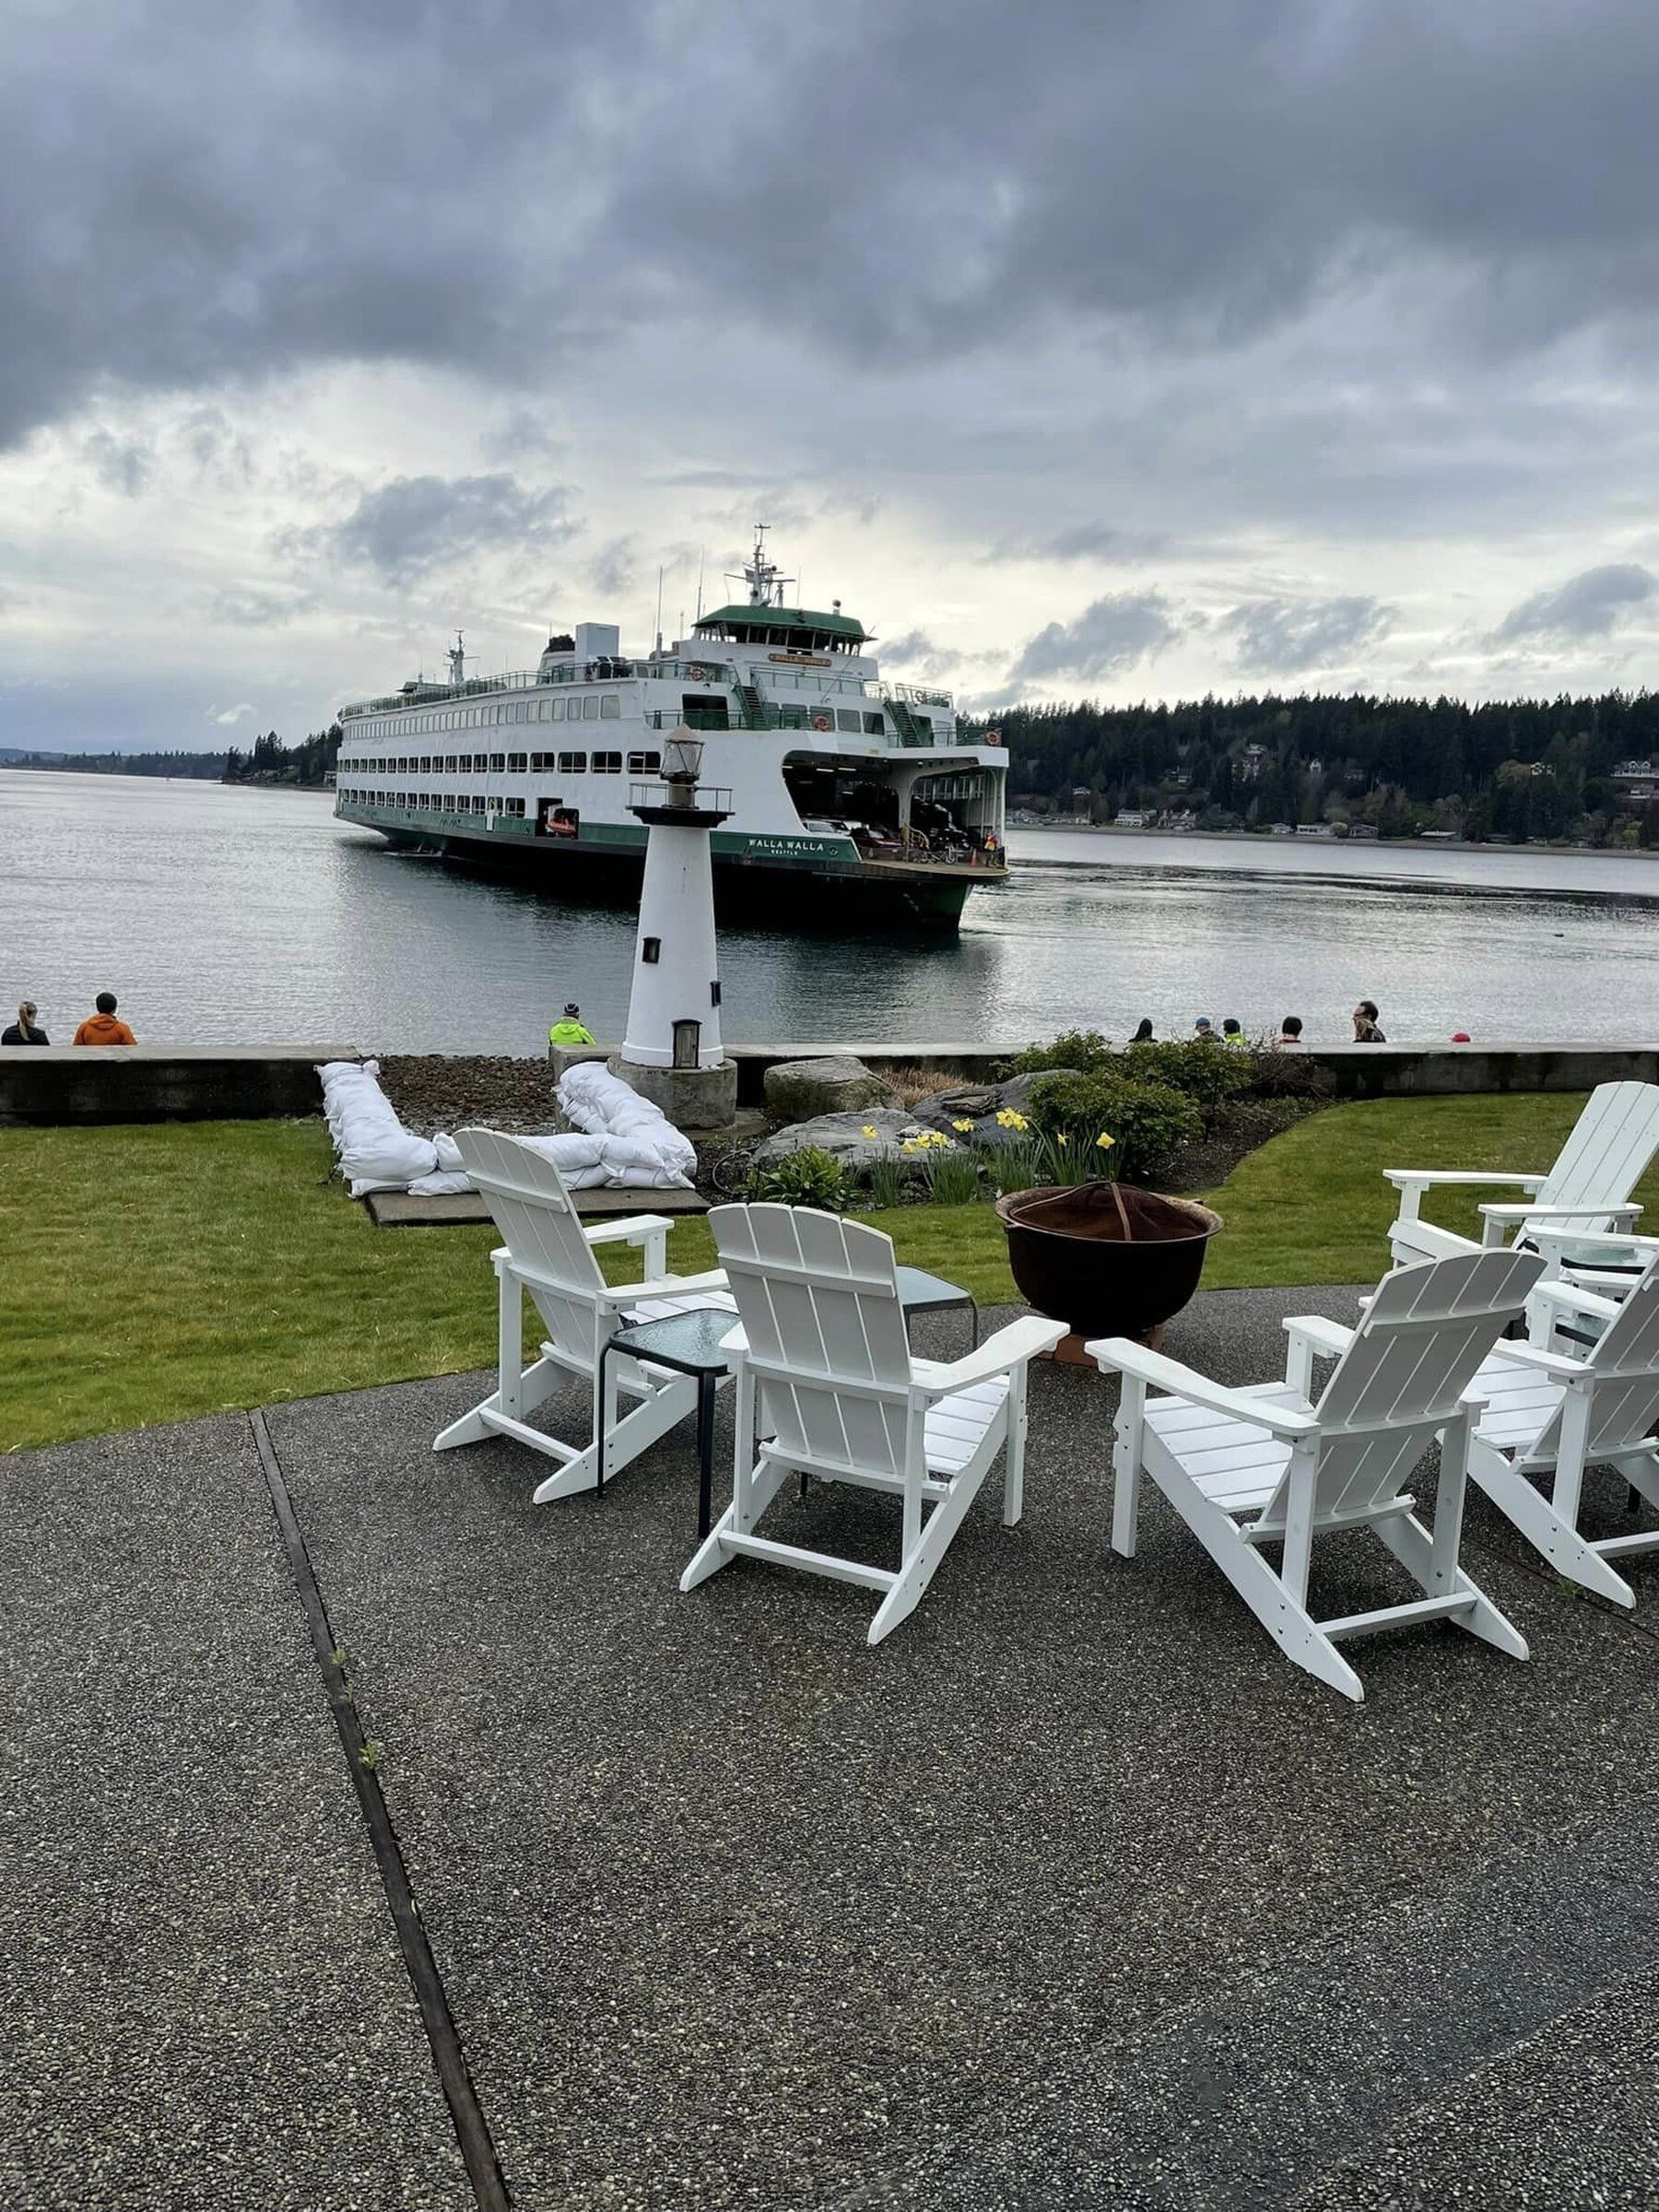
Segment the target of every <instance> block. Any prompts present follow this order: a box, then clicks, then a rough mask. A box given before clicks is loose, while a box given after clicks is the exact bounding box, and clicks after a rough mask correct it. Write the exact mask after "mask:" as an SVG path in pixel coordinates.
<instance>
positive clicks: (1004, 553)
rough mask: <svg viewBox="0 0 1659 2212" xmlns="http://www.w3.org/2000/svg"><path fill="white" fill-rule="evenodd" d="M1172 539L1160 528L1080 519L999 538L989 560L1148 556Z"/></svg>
mask: <svg viewBox="0 0 1659 2212" xmlns="http://www.w3.org/2000/svg"><path fill="white" fill-rule="evenodd" d="M1168 543H1169V540H1168V539H1167V537H1166V536H1165V535H1164V533H1163V532H1162V531H1160V530H1124V529H1119V528H1118V527H1117V525H1116V524H1112V523H1078V524H1076V525H1074V526H1073V527H1072V528H1071V529H1069V530H1054V531H1047V532H1044V531H1031V532H1027V533H1025V534H1023V535H1015V536H1010V537H1003V538H999V539H998V540H997V542H996V543H995V545H994V546H993V547H991V549H990V550H989V552H987V553H986V554H985V556H984V559H986V560H1060V561H1073V560H1100V561H1108V560H1147V559H1150V558H1151V557H1152V556H1153V555H1154V554H1157V553H1161V552H1162V551H1163V550H1164V548H1165V547H1166V546H1167V545H1168Z"/></svg>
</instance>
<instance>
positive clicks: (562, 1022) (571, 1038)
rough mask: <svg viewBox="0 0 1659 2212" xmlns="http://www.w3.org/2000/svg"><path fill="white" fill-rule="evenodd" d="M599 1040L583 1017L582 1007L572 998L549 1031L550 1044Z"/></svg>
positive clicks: (548, 1040) (590, 1042)
mask: <svg viewBox="0 0 1659 2212" xmlns="http://www.w3.org/2000/svg"><path fill="white" fill-rule="evenodd" d="M598 1041H599V1040H598V1039H597V1038H596V1037H595V1036H594V1032H593V1031H592V1030H590V1029H588V1028H587V1027H586V1026H585V1025H584V1023H583V1021H582V1008H581V1007H580V1006H578V1005H577V1004H576V1001H575V1000H574V999H571V1001H570V1003H569V1005H567V1006H566V1007H565V1010H564V1013H563V1015H562V1016H561V1017H560V1018H559V1020H558V1021H556V1022H555V1023H554V1024H553V1027H552V1028H551V1029H550V1030H548V1031H547V1042H548V1043H549V1044H564V1045H571V1044H597V1043H598Z"/></svg>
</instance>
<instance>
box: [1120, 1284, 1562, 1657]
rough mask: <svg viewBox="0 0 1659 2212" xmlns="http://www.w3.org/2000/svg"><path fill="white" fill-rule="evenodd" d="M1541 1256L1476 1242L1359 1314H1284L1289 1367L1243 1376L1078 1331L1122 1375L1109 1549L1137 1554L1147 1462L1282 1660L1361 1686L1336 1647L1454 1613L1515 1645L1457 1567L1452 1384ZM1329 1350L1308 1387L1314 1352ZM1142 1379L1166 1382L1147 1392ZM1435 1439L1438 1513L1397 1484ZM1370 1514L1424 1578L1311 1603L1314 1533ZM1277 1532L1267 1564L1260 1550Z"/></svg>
mask: <svg viewBox="0 0 1659 2212" xmlns="http://www.w3.org/2000/svg"><path fill="white" fill-rule="evenodd" d="M1541 1269H1542V1262H1541V1261H1539V1260H1538V1259H1537V1258H1536V1257H1535V1256H1534V1255H1533V1254H1531V1253H1512V1252H1489V1253H1481V1252H1477V1253H1473V1254H1471V1255H1469V1256H1468V1257H1465V1258H1462V1259H1451V1260H1440V1261H1436V1262H1434V1263H1433V1264H1432V1265H1428V1266H1422V1267H1407V1268H1402V1269H1400V1270H1399V1271H1398V1272H1397V1273H1395V1274H1394V1275H1391V1276H1388V1277H1385V1278H1384V1280H1383V1282H1382V1287H1381V1288H1380V1289H1379V1290H1378V1292H1377V1294H1376V1296H1375V1297H1374V1298H1373V1299H1372V1300H1371V1305H1370V1307H1369V1310H1368V1311H1367V1312H1366V1314H1365V1317H1364V1319H1363V1320H1362V1321H1361V1322H1360V1324H1359V1327H1358V1328H1357V1329H1351V1330H1350V1329H1345V1328H1340V1327H1338V1326H1337V1324H1335V1323H1333V1322H1327V1321H1323V1320H1321V1319H1319V1318H1318V1317H1317V1316H1306V1317H1300V1316H1299V1317H1297V1318H1295V1319H1292V1320H1288V1321H1287V1322H1286V1324H1285V1327H1286V1328H1287V1330H1288V1332H1289V1334H1290V1348H1289V1355H1288V1359H1287V1362H1286V1370H1285V1381H1284V1382H1282V1383H1280V1382H1259V1383H1253V1384H1251V1385H1250V1386H1249V1387H1248V1388H1246V1389H1242V1390H1235V1389H1229V1388H1227V1387H1226V1386H1224V1385H1223V1384H1221V1383H1218V1382H1211V1381H1210V1380H1209V1379H1208V1377H1207V1376H1205V1375H1201V1374H1199V1373H1197V1372H1196V1371H1194V1369H1192V1368H1189V1367H1183V1366H1182V1364H1181V1363H1180V1362H1179V1361H1178V1360H1174V1359H1165V1358H1164V1357H1163V1355H1162V1354H1161V1353H1159V1352H1149V1351H1147V1349H1146V1347H1144V1346H1142V1345H1138V1344H1135V1343H1132V1342H1131V1341H1130V1340H1129V1339H1128V1338H1127V1337H1123V1336H1110V1337H1104V1338H1101V1339H1100V1340H1099V1341H1097V1342H1095V1343H1092V1344H1090V1345H1089V1347H1088V1349H1089V1351H1090V1352H1091V1353H1092V1354H1093V1355H1094V1357H1095V1359H1097V1361H1098V1362H1099V1364H1100V1367H1101V1368H1102V1369H1109V1368H1116V1369H1117V1370H1118V1371H1120V1372H1121V1373H1122V1375H1123V1378H1124V1394H1123V1403H1122V1405H1121V1406H1120V1408H1119V1412H1118V1418H1117V1447H1116V1451H1115V1453H1114V1455H1113V1468H1114V1473H1115V1488H1116V1495H1115V1499H1114V1510H1113V1515H1112V1548H1113V1549H1114V1550H1116V1551H1119V1552H1121V1553H1122V1554H1123V1556H1124V1558H1125V1559H1133V1558H1134V1556H1135V1518H1136V1509H1137V1505H1138V1500H1139V1489H1140V1476H1141V1470H1142V1468H1143V1466H1144V1467H1145V1469H1146V1471H1147V1474H1149V1475H1150V1476H1151V1477H1152V1478H1153V1480H1154V1481H1155V1482H1156V1483H1157V1484H1158V1486H1159V1489H1161V1490H1162V1491H1163V1492H1164V1494H1165V1496H1166V1497H1167V1498H1168V1499H1169V1500H1170V1502H1171V1505H1173V1506H1174V1508H1175V1510H1176V1512H1178V1513H1179V1514H1180V1515H1181V1517H1182V1520H1183V1521H1184V1522H1185V1523H1186V1524H1187V1526H1188V1527H1189V1528H1190V1529H1191V1530H1192V1531H1193V1533H1194V1535H1195V1536H1197V1538H1198V1540H1199V1541H1200V1543H1202V1544H1203V1546H1204V1547H1205V1549H1206V1551H1207V1552H1208V1553H1209V1555H1210V1557H1211V1559H1214V1560H1215V1562H1216V1564H1217V1565H1218V1567H1219V1568H1220V1570H1221V1571H1222V1573H1223V1574H1225V1575H1226V1577H1227V1579H1228V1580H1229V1582H1230V1583H1232V1585H1233V1587H1234V1589H1236V1590H1237V1591H1238V1593H1239V1594H1240V1596H1241V1597H1242V1598H1243V1600H1244V1602H1245V1604H1246V1605H1248V1606H1249V1607H1250V1608H1251V1610H1252V1612H1253V1613H1254V1615H1255V1616H1256V1618H1257V1619H1258V1620H1259V1621H1260V1622H1261V1623H1262V1626H1263V1627H1264V1628H1265V1630H1267V1632H1268V1634H1269V1635H1270V1636H1272V1637H1274V1638H1276V1639H1277V1641H1278V1643H1279V1645H1280V1646H1281V1648H1282V1649H1283V1651H1284V1653H1285V1655H1286V1657H1287V1658H1288V1659H1291V1660H1294V1662H1295V1663H1296V1665H1298V1666H1303V1667H1306V1668H1307V1670H1308V1672H1309V1673H1310V1674H1313V1675H1317V1676H1318V1677H1320V1678H1321V1680H1323V1681H1325V1682H1329V1683H1330V1684H1332V1686H1333V1687H1334V1688H1337V1689H1339V1690H1341V1691H1342V1693H1343V1694H1344V1696H1345V1697H1349V1698H1354V1699H1356V1700H1357V1699H1359V1698H1362V1697H1363V1696H1364V1694H1365V1692H1364V1688H1363V1687H1362V1685H1361V1683H1360V1680H1359V1676H1358V1675H1357V1674H1356V1673H1355V1672H1354V1670H1353V1668H1352V1667H1351V1666H1349V1665H1348V1664H1347V1660H1346V1659H1344V1658H1343V1656H1342V1654H1341V1653H1340V1652H1339V1651H1338V1650H1337V1648H1336V1647H1337V1645H1338V1643H1340V1642H1342V1641H1344V1640H1345V1639H1347V1638H1348V1637H1352V1636H1364V1635H1370V1634H1372V1633H1374V1632H1375V1631H1377V1630H1383V1629H1394V1628H1402V1627H1405V1626H1406V1624H1407V1623H1410V1622H1414V1621H1424V1620H1451V1621H1455V1622H1456V1624H1457V1625H1458V1627H1459V1628H1463V1629H1467V1630H1469V1631H1470V1633H1471V1634H1473V1635H1476V1636H1479V1637H1482V1638H1484V1640H1485V1641H1487V1642H1488V1643H1493V1644H1496V1645H1497V1647H1498V1648H1499V1650H1500V1651H1503V1652H1508V1653H1512V1655H1513V1656H1514V1657H1515V1658H1517V1659H1524V1658H1525V1656H1526V1645H1525V1643H1524V1641H1523V1640H1522V1638H1521V1636H1520V1635H1519V1633H1518V1632H1517V1631H1516V1630H1515V1629H1513V1628H1512V1626H1511V1624H1510V1623H1509V1621H1507V1620H1506V1619H1505V1618H1504V1617H1503V1615H1502V1614H1501V1613H1500V1612H1499V1610H1498V1608H1497V1607H1496V1606H1494V1605H1492V1604H1491V1602H1490V1601H1489V1600H1488V1598H1487V1597H1485V1596H1484V1595H1483V1594H1482V1593H1481V1592H1480V1591H1479V1590H1478V1589H1477V1587H1476V1586H1475V1584H1474V1583H1472V1582H1471V1581H1470V1580H1469V1578H1468V1576H1467V1575H1466V1574H1465V1573H1464V1572H1463V1571H1462V1569H1461V1568H1460V1567H1459V1565H1458V1547H1459V1544H1460V1541H1461V1537H1462V1527H1463V1508H1464V1494H1465V1468H1466V1461H1467V1454H1468V1445H1469V1435H1470V1430H1471V1427H1472V1423H1473V1413H1474V1409H1473V1408H1472V1406H1470V1405H1469V1404H1467V1403H1466V1402H1465V1396H1464V1394H1465V1390H1466V1389H1467V1388H1468V1385H1469V1382H1470V1379H1471V1378H1472V1376H1473V1375H1474V1373H1475V1371H1476V1369H1477V1367H1478V1366H1479V1364H1480V1362H1481V1360H1482V1359H1483V1358H1484V1357H1485V1356H1486V1354H1487V1353H1488V1351H1489V1350H1490V1348H1491V1347H1492V1345H1493V1343H1494V1342H1495V1340H1496V1339H1497V1337H1498V1335H1499V1334H1500V1331H1501V1330H1503V1329H1504V1328H1506V1327H1508V1326H1509V1325H1510V1324H1511V1323H1512V1322H1513V1321H1515V1320H1517V1319H1518V1318H1519V1316H1520V1315H1521V1313H1522V1312H1523V1310H1524V1304H1525V1300H1526V1295H1527V1293H1528V1291H1529V1290H1531V1288H1532V1287H1533V1285H1534V1284H1535V1282H1536V1281H1537V1279H1538V1277H1539V1274H1540V1272H1541ZM1326 1353H1329V1354H1335V1355H1336V1356H1337V1365H1336V1368H1335V1372H1334V1373H1333V1374H1332V1375H1331V1377H1330V1379H1329V1381H1328V1382H1326V1384H1325V1386H1324V1391H1323V1392H1322V1393H1321V1394H1320V1395H1319V1397H1318V1399H1317V1400H1315V1399H1313V1398H1312V1396H1311V1395H1310V1391H1311V1385H1312V1363H1313V1359H1314V1357H1315V1355H1317V1354H1326ZM1148 1387H1150V1388H1153V1389H1156V1390H1159V1391H1162V1392H1165V1393H1167V1395H1165V1396H1162V1397H1157V1398H1152V1399H1148V1398H1147V1389H1148ZM1437 1432H1438V1433H1440V1434H1441V1476H1440V1489H1439V1493H1438V1496H1437V1498H1436V1501H1435V1509H1434V1526H1433V1529H1432V1531H1430V1529H1428V1528H1426V1527H1425V1526H1424V1524H1422V1522H1420V1521H1419V1520H1418V1518H1417V1516H1416V1515H1415V1514H1414V1513H1413V1512H1412V1510H1411V1507H1412V1500H1411V1499H1410V1498H1409V1497H1408V1496H1407V1495H1406V1493H1405V1492H1404V1490H1403V1488H1402V1487H1401V1486H1402V1485H1403V1483H1404V1482H1405V1481H1406V1478H1407V1477H1408V1476H1409V1475H1410V1473H1411V1470H1412V1469H1413V1467H1415V1466H1416V1465H1417V1464H1418V1461H1419V1460H1420V1459H1421V1457H1422V1456H1423V1454H1424V1453H1425V1452H1426V1451H1427V1450H1428V1448H1429V1446H1430V1444H1431V1443H1432V1442H1433V1441H1434V1438H1435V1436H1436V1434H1437ZM1356 1528H1368V1529H1370V1530H1371V1531H1372V1532H1373V1533H1374V1534H1375V1535H1377V1536H1379V1537H1380V1538H1381V1539H1382V1543H1383V1544H1384V1545H1386V1546H1387V1547H1388V1549H1389V1550H1390V1551H1391V1552H1393V1554H1394V1558H1395V1559H1398V1560H1399V1562H1400V1564H1401V1565H1402V1566H1403V1567H1404V1568H1405V1569H1406V1572H1407V1573H1408V1574H1409V1575H1410V1576H1411V1578H1412V1580H1413V1581H1414V1582H1415V1583H1417V1584H1418V1587H1419V1588H1420V1589H1421V1590H1422V1592H1423V1595H1422V1596H1421V1597H1419V1598H1414V1599H1410V1600H1407V1601H1406V1603H1404V1604H1397V1605H1388V1606H1378V1607H1377V1608H1376V1609H1375V1610H1374V1611H1372V1612H1367V1613H1355V1614H1350V1615H1347V1616H1345V1617H1343V1618H1335V1619H1328V1620H1319V1619H1316V1618H1314V1616H1313V1615H1312V1612H1311V1611H1310V1610H1309V1607H1308V1575H1309V1567H1310V1563H1311V1560H1312V1550H1313V1539H1314V1538H1315V1536H1318V1535H1324V1534H1325V1533H1326V1532H1327V1531H1330V1530H1335V1529H1356ZM1264 1544H1276V1545H1278V1546H1280V1547H1281V1558H1280V1563H1279V1565H1278V1566H1277V1568H1275V1567H1273V1566H1271V1565H1269V1563H1268V1561H1267V1560H1266V1559H1265V1558H1264V1556H1263V1554H1262V1551H1261V1549H1260V1547H1261V1546H1262V1545H1264Z"/></svg>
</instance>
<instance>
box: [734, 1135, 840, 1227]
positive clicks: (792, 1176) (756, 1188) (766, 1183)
mask: <svg viewBox="0 0 1659 2212" xmlns="http://www.w3.org/2000/svg"><path fill="white" fill-rule="evenodd" d="M748 1194H749V1196H750V1197H751V1198H754V1199H759V1200H762V1201H769V1202H770V1203H771V1204H772V1205H774V1206H817V1207H818V1208H819V1210H820V1211H821V1212H823V1213H826V1214H839V1213H841V1212H844V1210H845V1208H846V1205H847V1200H848V1197H849V1196H850V1194H851V1189H850V1178H849V1176H848V1174H847V1171H846V1169H845V1168H844V1167H843V1166H842V1164H841V1161H840V1160H839V1159H835V1158H834V1157H833V1155H832V1154H830V1153H829V1152H825V1151H822V1150H820V1149H819V1147H818V1146H817V1145H803V1146H802V1147H801V1149H800V1150H799V1151H798V1152H788V1153H785V1154H784V1156H783V1158H782V1159H779V1160H774V1161H773V1162H772V1163H771V1166H770V1167H764V1168H757V1169H756V1170H755V1171H754V1172H753V1173H752V1174H751V1175H750V1177H749V1182H748Z"/></svg>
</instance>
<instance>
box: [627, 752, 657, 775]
mask: <svg viewBox="0 0 1659 2212" xmlns="http://www.w3.org/2000/svg"><path fill="white" fill-rule="evenodd" d="M662 765H663V756H662V754H661V753H629V756H628V772H629V775H630V776H654V775H655V774H656V772H657V771H658V769H659V768H661V767H662Z"/></svg>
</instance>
